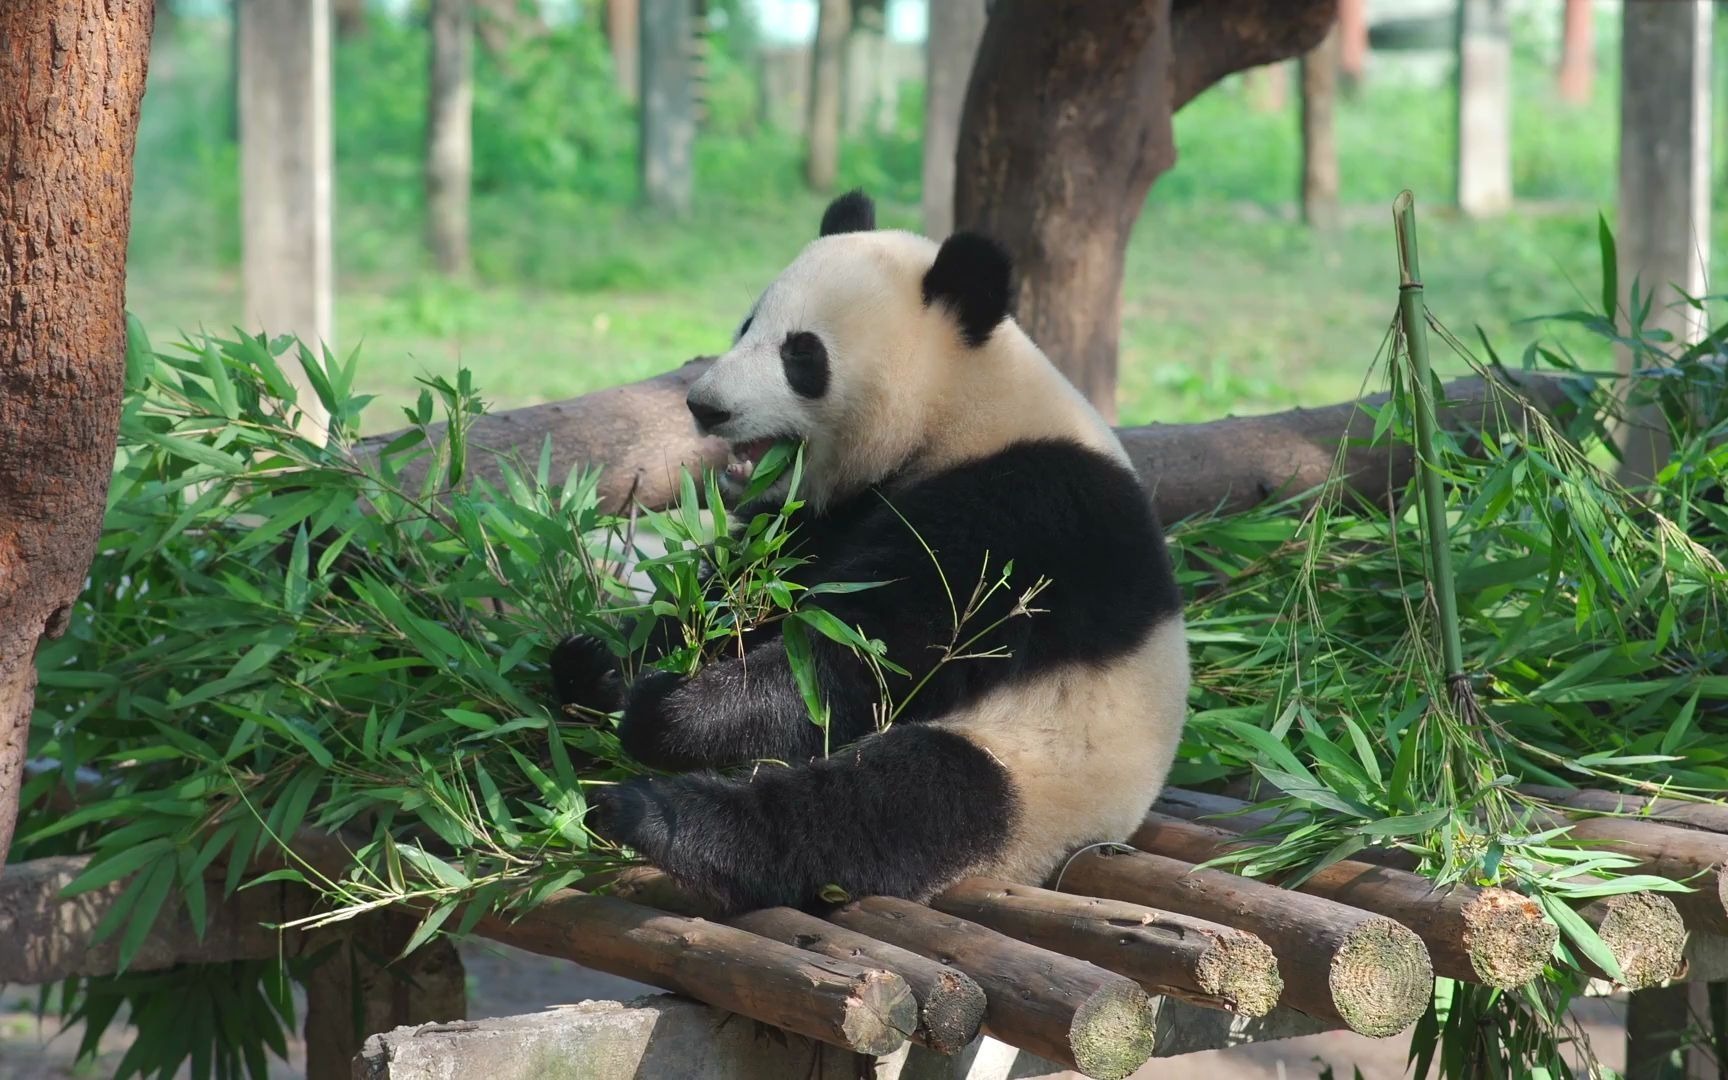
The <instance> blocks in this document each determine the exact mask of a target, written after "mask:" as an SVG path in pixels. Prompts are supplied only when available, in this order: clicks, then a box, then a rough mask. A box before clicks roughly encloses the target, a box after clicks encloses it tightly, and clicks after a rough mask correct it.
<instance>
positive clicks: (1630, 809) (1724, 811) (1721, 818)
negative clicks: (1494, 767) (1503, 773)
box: [1518, 784, 1728, 833]
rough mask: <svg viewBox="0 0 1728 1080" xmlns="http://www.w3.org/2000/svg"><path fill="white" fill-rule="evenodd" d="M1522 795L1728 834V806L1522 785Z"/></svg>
mask: <svg viewBox="0 0 1728 1080" xmlns="http://www.w3.org/2000/svg"><path fill="white" fill-rule="evenodd" d="M1518 790H1519V792H1520V793H1522V794H1525V795H1529V796H1531V797H1533V798H1537V799H1541V800H1542V801H1544V802H1550V803H1554V804H1555V805H1556V806H1561V807H1566V808H1568V809H1572V810H1589V811H1591V812H1593V813H1598V814H1625V815H1627V816H1629V817H1631V818H1633V819H1634V820H1638V821H1655V822H1659V823H1661V824H1663V825H1677V826H1681V827H1684V828H1688V829H1702V830H1704V831H1705V832H1717V833H1728V803H1720V802H1693V801H1691V800H1689V799H1671V798H1664V797H1654V798H1653V797H1650V796H1644V795H1624V794H1621V793H1619V792H1614V791H1592V790H1589V789H1583V790H1575V789H1572V788H1559V787H1548V786H1545V785H1543V784H1520V785H1519V786H1518Z"/></svg>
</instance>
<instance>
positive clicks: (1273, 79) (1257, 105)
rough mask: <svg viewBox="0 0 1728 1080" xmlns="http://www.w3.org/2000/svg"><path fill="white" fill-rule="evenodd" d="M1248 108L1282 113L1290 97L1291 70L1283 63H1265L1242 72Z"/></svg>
mask: <svg viewBox="0 0 1728 1080" xmlns="http://www.w3.org/2000/svg"><path fill="white" fill-rule="evenodd" d="M1242 90H1243V93H1244V95H1245V96H1246V97H1247V98H1248V108H1250V109H1252V110H1253V111H1254V112H1257V113H1281V112H1283V111H1284V103H1285V102H1286V101H1287V100H1289V97H1290V71H1289V69H1287V68H1286V67H1285V66H1284V65H1283V64H1265V65H1263V66H1261V67H1256V68H1249V69H1248V70H1247V71H1244V72H1243V73H1242Z"/></svg>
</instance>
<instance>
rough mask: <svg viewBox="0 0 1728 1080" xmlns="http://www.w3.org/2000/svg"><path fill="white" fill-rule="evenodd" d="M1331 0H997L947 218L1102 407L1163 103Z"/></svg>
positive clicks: (1159, 148) (1323, 20) (1158, 156)
mask: <svg viewBox="0 0 1728 1080" xmlns="http://www.w3.org/2000/svg"><path fill="white" fill-rule="evenodd" d="M1336 2H1337V0H1174V2H1170V0H1163V2H1156V3H1148V4H1137V5H1132V6H1131V7H1130V8H1129V9H1128V10H1126V11H1124V10H1122V9H1121V8H1120V7H1118V6H1117V5H1110V4H1089V3H1083V2H1081V0H995V4H994V6H993V7H992V8H991V11H990V19H989V22H988V24H987V25H986V26H985V28H984V37H983V40H982V42H981V43H980V44H979V48H978V58H977V61H976V62H975V64H974V67H973V72H972V80H971V82H970V84H969V85H968V87H967V92H966V107H965V110H964V112H963V113H962V118H961V123H960V143H959V149H958V151H957V152H956V155H955V173H956V176H957V177H958V178H959V181H958V184H957V189H956V192H955V196H954V214H955V221H956V223H957V225H958V226H959V227H961V228H966V229H979V230H982V231H984V232H986V233H989V234H990V235H991V236H993V237H995V238H996V239H997V240H998V241H1000V242H1001V243H1003V244H1004V245H1005V246H1006V247H1007V248H1008V250H1009V252H1010V253H1012V254H1013V256H1014V259H1015V264H1016V268H1017V272H1018V275H1019V286H1018V289H1017V296H1016V300H1017V308H1018V318H1019V322H1020V324H1021V325H1022V326H1023V327H1025V328H1026V330H1027V332H1029V333H1030V334H1031V335H1032V337H1033V339H1034V340H1036V341H1037V342H1038V344H1039V345H1041V346H1042V347H1043V348H1044V350H1045V352H1047V353H1049V355H1050V357H1051V359H1052V360H1053V361H1055V363H1056V366H1057V367H1059V368H1061V369H1062V371H1063V373H1064V374H1066V375H1067V376H1068V378H1069V379H1070V380H1072V381H1073V383H1074V384H1075V385H1076V386H1077V387H1079V388H1080V390H1081V392H1082V393H1084V394H1085V395H1086V396H1087V398H1088V399H1090V400H1091V402H1092V403H1093V405H1095V406H1097V407H1098V409H1099V411H1100V412H1102V413H1103V414H1104V415H1105V417H1106V418H1108V419H1112V420H1113V419H1114V418H1115V415H1116V346H1117V339H1118V335H1119V333H1120V330H1121V326H1120V323H1121V307H1122V263H1123V256H1124V254H1125V253H1126V251H1127V247H1128V237H1129V234H1130V233H1131V232H1132V231H1133V228H1134V222H1135V221H1136V219H1138V217H1139V216H1140V208H1141V206H1142V205H1144V204H1145V201H1146V194H1147V192H1148V191H1150V190H1151V187H1152V183H1153V181H1154V180H1156V179H1157V178H1158V177H1159V176H1160V175H1162V174H1163V172H1164V171H1165V170H1166V169H1168V168H1170V166H1171V165H1172V164H1174V163H1175V160H1176V148H1175V146H1174V144H1173V143H1172V141H1171V130H1170V115H1171V113H1172V112H1174V111H1175V110H1176V109H1177V108H1179V107H1181V105H1182V104H1183V103H1185V102H1187V101H1189V100H1190V99H1192V98H1193V97H1194V96H1195V95H1196V94H1198V93H1199V92H1200V91H1201V90H1204V89H1205V88H1206V87H1208V86H1210V85H1212V84H1213V83H1215V82H1217V81H1218V80H1219V79H1221V78H1223V77H1224V76H1226V75H1228V74H1230V73H1232V72H1235V71H1240V70H1242V69H1244V68H1248V67H1253V66H1256V65H1259V64H1266V63H1272V62H1274V61H1277V60H1280V59H1284V58H1287V57H1291V56H1295V55H1298V54H1300V53H1302V52H1305V51H1307V50H1308V49H1311V48H1313V47H1314V46H1315V45H1316V44H1318V43H1319V41H1320V39H1321V38H1322V37H1323V36H1325V33H1326V30H1327V28H1328V27H1329V26H1330V25H1331V23H1332V19H1333V15H1334V13H1335V12H1336V10H1337V7H1336ZM1030 73H1036V77H1035V78H1034V77H1031V76H1030Z"/></svg>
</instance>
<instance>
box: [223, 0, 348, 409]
mask: <svg viewBox="0 0 1728 1080" xmlns="http://www.w3.org/2000/svg"><path fill="white" fill-rule="evenodd" d="M238 12H239V18H240V26H239V30H240V212H241V230H240V231H241V249H242V276H243V278H244V280H245V291H246V317H247V319H248V321H249V322H250V324H251V325H250V326H249V327H248V328H249V329H253V330H263V331H264V332H266V333H268V334H270V335H271V336H272V337H274V336H275V335H277V334H292V335H294V336H295V337H297V338H299V339H300V340H301V341H303V342H305V343H306V345H307V347H308V348H310V349H311V350H312V352H313V354H314V355H317V354H318V351H319V349H320V348H321V347H322V346H324V345H328V344H333V342H332V334H333V325H332V323H333V318H334V316H333V304H334V300H333V295H332V287H333V280H332V279H333V273H334V271H333V267H332V262H331V248H330V245H331V240H330V234H331V221H330V214H331V164H330V155H331V147H330V7H329V4H328V2H327V0H243V2H242V3H240V4H239V5H238ZM283 366H284V368H285V370H287V371H288V373H289V375H290V377H291V378H292V379H293V380H294V382H295V386H296V388H297V389H298V391H299V398H300V405H301V408H302V410H303V411H304V412H305V414H306V418H307V420H308V421H309V422H310V423H311V424H312V425H313V426H315V427H316V428H318V429H320V430H321V429H323V428H324V427H325V425H326V424H327V423H328V419H329V417H328V415H327V413H326V411H325V409H324V407H323V406H322V405H321V404H320V403H319V402H318V399H317V397H316V396H315V395H314V394H313V393H312V388H311V384H310V383H309V382H308V381H307V380H306V376H305V374H304V373H302V372H301V371H300V365H299V364H298V362H296V361H295V359H294V358H293V357H292V356H290V357H286V358H284V365H283Z"/></svg>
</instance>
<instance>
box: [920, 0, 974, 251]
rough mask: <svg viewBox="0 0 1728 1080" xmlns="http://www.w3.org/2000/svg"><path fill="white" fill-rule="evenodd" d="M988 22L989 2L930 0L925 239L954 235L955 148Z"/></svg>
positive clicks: (926, 56)
mask: <svg viewBox="0 0 1728 1080" xmlns="http://www.w3.org/2000/svg"><path fill="white" fill-rule="evenodd" d="M984 19H985V11H984V0H930V24H929V25H930V30H929V33H928V34H927V35H926V37H925V41H924V235H926V236H933V237H935V238H936V239H938V240H940V239H942V238H944V237H946V236H947V235H948V234H949V233H951V232H953V231H954V148H955V144H956V143H957V142H958V141H959V139H960V110H961V108H962V107H963V106H964V105H965V104H966V80H967V78H968V76H970V75H971V74H972V58H973V57H974V56H976V55H978V39H979V38H980V37H982V36H983V35H984Z"/></svg>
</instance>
